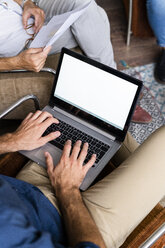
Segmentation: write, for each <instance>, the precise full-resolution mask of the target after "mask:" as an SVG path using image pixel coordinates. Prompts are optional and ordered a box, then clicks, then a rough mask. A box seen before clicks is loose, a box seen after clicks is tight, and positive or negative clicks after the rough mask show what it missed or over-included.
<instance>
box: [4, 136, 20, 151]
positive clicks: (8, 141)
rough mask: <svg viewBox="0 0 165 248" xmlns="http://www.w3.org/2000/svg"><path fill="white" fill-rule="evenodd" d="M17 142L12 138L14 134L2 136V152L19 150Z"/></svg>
mask: <svg viewBox="0 0 165 248" xmlns="http://www.w3.org/2000/svg"><path fill="white" fill-rule="evenodd" d="M17 150H18V149H17V144H16V143H15V142H14V139H13V138H12V134H10V133H7V134H5V135H3V136H1V137H0V154H3V153H7V152H15V151H17Z"/></svg>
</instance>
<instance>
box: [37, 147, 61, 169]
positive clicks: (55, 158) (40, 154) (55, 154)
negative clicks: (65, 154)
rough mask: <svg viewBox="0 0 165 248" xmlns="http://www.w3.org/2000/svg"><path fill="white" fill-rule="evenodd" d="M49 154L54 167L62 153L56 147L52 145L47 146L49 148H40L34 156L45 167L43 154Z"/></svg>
mask: <svg viewBox="0 0 165 248" xmlns="http://www.w3.org/2000/svg"><path fill="white" fill-rule="evenodd" d="M47 151H48V152H49V153H50V155H51V156H52V158H53V163H54V165H57V164H58V162H59V160H60V158H61V154H62V151H61V150H60V149H58V148H56V147H53V146H52V145H49V147H48V146H47V145H46V146H44V147H42V148H41V149H39V150H38V151H37V152H36V153H35V156H36V157H37V158H39V159H40V160H41V161H43V162H42V164H43V165H44V166H46V162H45V155H44V154H45V152H47Z"/></svg>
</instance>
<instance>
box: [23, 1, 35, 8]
mask: <svg viewBox="0 0 165 248" xmlns="http://www.w3.org/2000/svg"><path fill="white" fill-rule="evenodd" d="M34 5H37V1H36V0H22V3H21V7H22V8H23V9H24V8H25V7H26V6H34Z"/></svg>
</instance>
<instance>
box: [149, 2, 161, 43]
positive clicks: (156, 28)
mask: <svg viewBox="0 0 165 248" xmlns="http://www.w3.org/2000/svg"><path fill="white" fill-rule="evenodd" d="M147 14H148V20H149V23H150V25H151V28H152V30H153V32H154V34H155V36H156V38H157V43H158V45H159V46H161V47H165V0H147Z"/></svg>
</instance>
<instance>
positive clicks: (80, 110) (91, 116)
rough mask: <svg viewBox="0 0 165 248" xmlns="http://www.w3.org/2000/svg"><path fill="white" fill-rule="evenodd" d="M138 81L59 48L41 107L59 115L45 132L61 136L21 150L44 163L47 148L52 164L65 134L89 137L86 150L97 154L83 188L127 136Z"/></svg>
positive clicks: (135, 100)
mask: <svg viewBox="0 0 165 248" xmlns="http://www.w3.org/2000/svg"><path fill="white" fill-rule="evenodd" d="M141 88H142V82H141V81H140V80H138V79H135V78H132V77H130V76H128V75H126V74H124V73H122V72H120V71H117V70H115V69H112V68H110V67H108V66H106V65H104V64H101V63H99V62H96V61H94V60H92V59H90V58H88V57H86V56H83V55H80V54H78V53H75V52H73V51H71V50H69V49H66V48H62V51H61V56H60V59H59V63H58V68H57V71H56V76H55V79H54V84H53V88H52V92H51V96H50V101H49V105H47V106H46V107H45V108H44V109H43V111H48V112H50V113H51V114H52V115H53V116H55V117H56V118H57V119H58V120H59V124H52V125H51V126H50V127H49V128H48V129H47V130H46V131H45V133H44V134H43V135H46V134H48V133H49V132H52V131H54V130H59V131H60V132H61V136H60V137H58V138H57V139H55V140H53V141H51V142H49V143H47V144H46V145H44V146H43V147H41V148H38V149H35V150H32V151H21V153H22V154H23V155H25V156H27V157H28V158H30V159H31V160H33V161H35V162H36V163H38V164H39V165H41V166H45V167H46V163H45V157H44V152H45V151H49V152H50V154H51V155H52V157H53V161H54V165H56V164H57V163H58V161H59V159H60V157H61V153H62V149H63V147H64V144H65V142H66V140H68V139H70V140H72V144H74V143H75V142H76V140H82V143H85V142H88V143H89V150H88V155H87V158H86V160H85V163H86V162H87V161H88V160H89V159H90V157H91V155H92V154H93V153H95V154H96V155H97V157H96V162H95V163H94V165H93V166H92V168H91V169H90V170H89V171H88V173H87V175H86V177H85V178H84V180H83V182H82V184H81V186H80V189H81V190H83V191H84V190H86V189H87V188H88V187H89V186H90V185H91V183H92V182H93V181H94V179H95V178H96V177H97V176H98V174H99V173H100V172H101V171H102V170H103V168H104V167H105V165H106V164H107V163H108V162H109V160H110V159H111V158H112V157H113V155H114V154H115V153H116V152H117V150H118V149H119V148H120V146H121V144H122V142H123V141H124V138H125V136H126V133H127V130H128V127H129V124H130V121H131V117H132V115H133V111H134V109H135V106H136V103H137V100H138V96H139V94H140V91H141Z"/></svg>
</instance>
